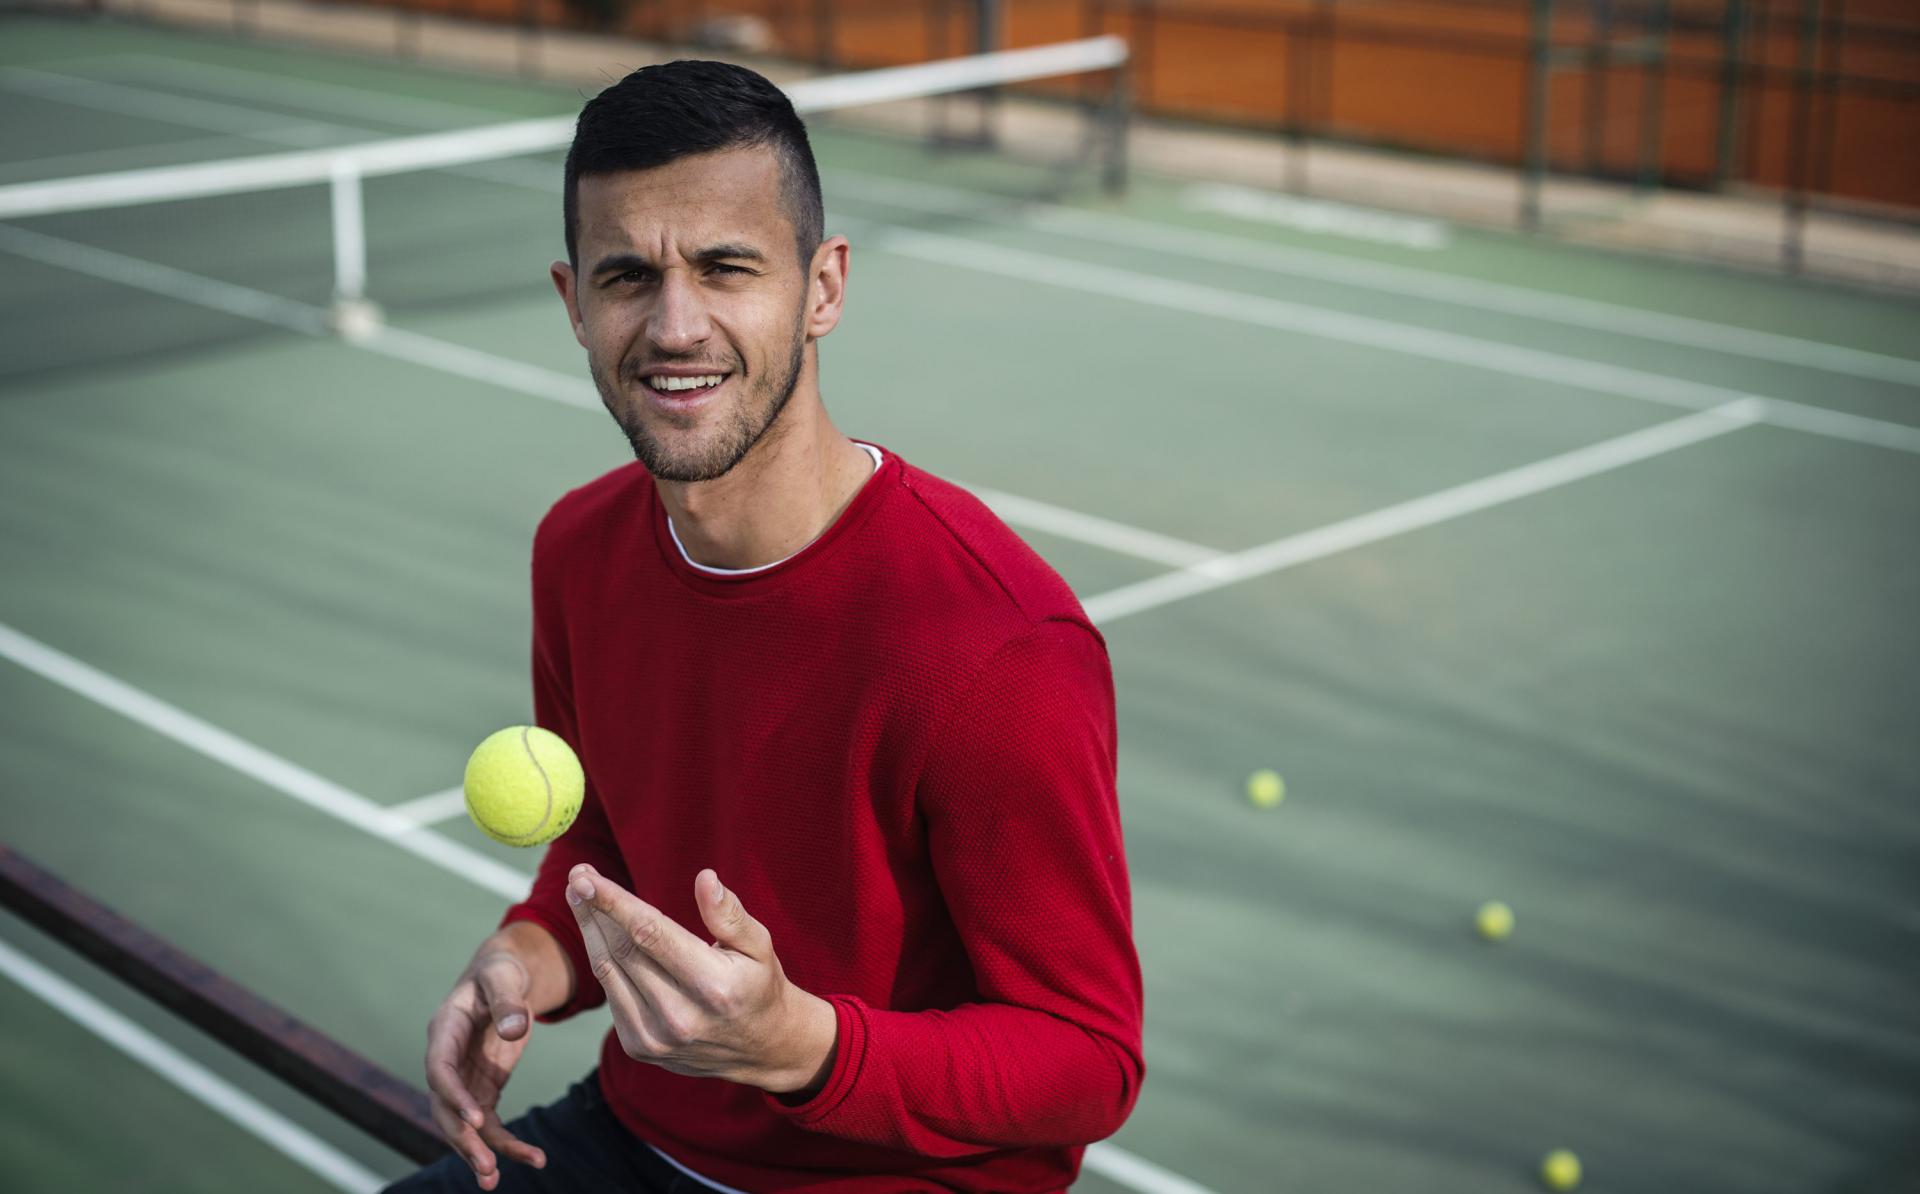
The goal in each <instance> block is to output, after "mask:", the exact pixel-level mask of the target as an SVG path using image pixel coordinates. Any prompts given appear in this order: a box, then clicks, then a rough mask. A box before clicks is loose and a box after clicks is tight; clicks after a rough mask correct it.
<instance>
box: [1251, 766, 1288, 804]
mask: <svg viewBox="0 0 1920 1194" xmlns="http://www.w3.org/2000/svg"><path fill="white" fill-rule="evenodd" d="M1286 795H1287V785H1286V783H1285V782H1284V781H1283V780H1282V779H1281V778H1280V773H1279V772H1278V771H1273V770H1269V769H1268V768H1265V767H1262V768H1261V769H1260V770H1258V771H1256V772H1254V773H1253V774H1252V775H1249V776H1248V777H1247V799H1248V800H1250V801H1252V802H1253V805H1254V807H1255V808H1272V807H1273V806H1274V805H1276V804H1279V803H1280V802H1281V801H1282V800H1284V799H1286Z"/></svg>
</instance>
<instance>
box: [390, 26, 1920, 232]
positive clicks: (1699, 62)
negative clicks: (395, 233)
mask: <svg viewBox="0 0 1920 1194" xmlns="http://www.w3.org/2000/svg"><path fill="white" fill-rule="evenodd" d="M386 2H401V0H386ZM404 2H405V3H406V4H408V5H412V6H415V7H419V8H421V9H424V10H427V11H439V12H461V13H465V14H467V15H469V16H474V17H477V18H481V19H489V20H500V21H518V20H522V19H524V14H525V12H526V8H525V5H526V4H527V3H529V2H531V3H533V4H535V5H536V7H537V11H538V14H539V16H538V19H540V20H541V21H543V22H547V23H552V24H573V23H574V22H573V21H571V19H570V16H569V10H568V9H567V8H566V7H565V4H564V3H563V0H404ZM1617 2H1619V3H1621V4H1622V6H1623V7H1624V0H1617ZM1726 2H1728V0H1675V6H1674V7H1675V14H1676V26H1675V32H1674V33H1673V34H1672V35H1671V37H1670V38H1669V42H1668V54H1669V63H1668V67H1667V69H1666V71H1665V74H1664V77H1663V81H1662V84H1661V89H1662V92H1663V98H1664V103H1663V105H1662V108H1661V126H1660V136H1659V163H1660V170H1661V172H1662V174H1663V176H1664V177H1665V178H1667V179H1668V180H1670V181H1675V182H1681V183H1696V184H1705V183H1709V182H1711V181H1712V178H1713V174H1714V170H1715V167H1716V162H1717V158H1718V144H1717V138H1718V128H1719V119H1720V106H1721V98H1722V90H1723V84H1722V78H1721V74H1722V71H1721V62H1722V53H1723V39H1722V37H1721V35H1720V33H1719V32H1718V23H1719V19H1720V15H1721V12H1722V6H1723V4H1725V3H1726ZM1825 2H1826V6H1827V11H1829V12H1831V11H1832V9H1833V7H1834V5H1835V4H1836V3H1837V2H1838V0H1825ZM823 3H824V4H825V5H826V6H827V11H828V13H829V15H830V16H831V18H832V35H831V46H830V50H831V56H832V60H833V61H834V62H835V63H837V64H838V65H840V66H843V67H857V66H878V65H886V64H892V63H900V62H914V61H920V60H923V59H925V58H928V57H931V56H935V55H938V54H941V53H947V54H956V53H965V52H968V51H969V50H970V49H971V48H972V36H973V34H972V28H973V26H972V5H971V4H970V3H967V2H965V0H948V2H945V3H941V2H937V0H644V2H636V0H628V11H627V15H626V17H625V19H624V20H623V22H622V23H621V25H620V28H619V32H622V33H625V34H627V35H629V36H634V37H645V38H654V39H660V38H676V37H681V36H684V35H685V34H686V32H687V31H688V30H689V29H690V28H691V27H692V26H693V25H694V24H695V23H696V22H698V21H699V20H701V19H702V18H706V17H712V16H716V15H720V14H729V13H731V14H749V15H753V16H757V17H759V18H761V19H762V20H764V21H766V22H767V24H768V26H769V27H770V29H771V30H772V31H773V34H774V39H775V45H776V49H777V52H779V53H781V54H783V55H785V56H789V57H794V58H799V59H812V58H815V57H816V56H817V54H818V51H819V48H820V47H819V46H818V44H817V39H818V36H819V22H818V19H817V18H818V15H819V13H820V11H821V10H820V7H819V6H820V5H821V4H823ZM1845 3H1846V8H1845V15H1846V19H1847V22H1848V23H1849V31H1848V32H1846V33H1845V34H1844V35H1843V36H1841V37H1839V38H1838V39H1837V40H1836V39H1834V38H1832V37H1831V36H1829V38H1828V39H1827V41H1826V43H1825V45H1824V46H1823V57H1822V60H1821V65H1823V66H1825V67H1827V68H1830V69H1838V70H1843V71H1845V72H1847V73H1848V74H1853V75H1861V76H1867V77H1869V78H1871V79H1873V80H1880V81H1884V83H1886V84H1890V85H1892V88H1893V89H1896V90H1892V92H1891V93H1890V94H1878V93H1874V92H1870V91H1867V90H1862V89H1857V88H1851V87H1842V88H1841V89H1839V90H1838V91H1836V92H1835V93H1834V94H1832V95H1825V94H1819V95H1816V96H1815V97H1814V98H1813V101H1812V103H1811V106H1810V116H1809V119H1808V122H1807V123H1808V127H1809V130H1810V136H1811V138H1812V140H1811V142H1810V143H1811V144H1812V146H1813V152H1812V153H1811V154H1810V155H1809V157H1808V159H1807V162H1808V165H1807V170H1808V175H1807V178H1806V182H1807V183H1808V185H1809V186H1811V187H1812V188H1813V189H1815V190H1818V191H1823V192H1826V193H1830V194H1833V195H1837V196H1844V197H1849V198H1857V199H1868V200H1875V201H1879V202H1885V203H1892V204H1898V205H1902V206H1907V207H1916V208H1920V148H1916V147H1917V146H1920V4H1916V3H1915V2H1914V0H1845ZM1002 6H1003V13H1004V16H1003V22H1004V32H1005V37H1004V42H1005V44H1007V45H1010V46H1021V45H1035V44H1040V43H1044V42H1050V41H1061V40H1065V39H1068V38H1073V37H1079V36H1083V35H1085V34H1087V33H1091V32H1096V31H1097V32H1110V33H1118V34H1121V35H1123V36H1125V37H1127V38H1128V39H1129V40H1130V41H1131V42H1132V44H1133V47H1134V54H1135V62H1136V73H1135V80H1134V86H1135V96H1136V99H1137V100H1138V102H1139V104H1140V106H1141V108H1142V110H1144V111H1149V112H1156V113H1160V114H1164V115H1172V116H1181V117H1192V118H1197V119H1201V120H1213V121H1225V122H1230V123H1235V124H1242V125H1253V126H1257V127H1267V128H1280V127H1283V126H1286V125H1287V124H1289V123H1290V122H1292V121H1300V122H1303V123H1304V124H1305V125H1306V126H1307V127H1308V128H1309V129H1310V130H1312V131H1314V132H1318V133H1325V134H1330V135H1333V136H1339V137H1345V138H1350V139H1353V140H1358V141H1363V142H1370V143H1376V144H1387V145H1395V146H1401V147H1406V148H1412V149H1420V150H1428V151H1433V152H1438V153H1446V154H1458V155H1463V156H1468V157H1474V158H1481V159H1487V160H1493V161H1500V162H1508V163H1515V162H1518V161H1519V160H1520V159H1521V156H1522V154H1523V152H1524V147H1525V136H1524V134H1525V125H1524V113H1525V110H1526V109H1525V105H1526V100H1527V94H1528V69H1527V58H1526V39H1527V34H1528V28H1529V21H1530V11H1529V5H1528V3H1527V0H1331V2H1324V3H1316V0H1159V2H1158V3H1153V4H1145V3H1141V4H1132V3H1128V2H1127V0H1109V2H1107V3H1102V4H1092V3H1087V2H1086V0H1002ZM1560 7H1561V8H1562V9H1563V10H1572V9H1574V8H1575V7H1576V6H1575V5H1574V4H1572V3H1566V2H1564V0H1563V3H1562V4H1561V6H1560ZM1578 7H1579V9H1580V11H1578V12H1574V11H1566V12H1564V14H1563V15H1561V16H1560V17H1559V18H1558V19H1557V20H1556V25H1555V30H1554V36H1555V40H1556V42H1557V43H1559V44H1565V45H1579V44H1585V43H1586V42H1587V41H1588V40H1589V39H1590V37H1591V31H1590V29H1589V28H1588V27H1587V24H1586V14H1587V12H1588V11H1590V10H1589V9H1588V8H1587V6H1585V5H1584V4H1583V5H1580V6H1578ZM1747 12H1748V13H1749V22H1750V24H1749V28H1750V30H1752V36H1751V37H1750V39H1749V43H1748V50H1747V57H1748V59H1749V61H1754V62H1759V63H1763V64H1765V65H1766V66H1767V67H1768V68H1770V69H1774V70H1778V71H1782V72H1791V71H1792V70H1793V69H1794V68H1795V66H1796V65H1797V63H1798V58H1799V53H1800V41H1799V12H1800V0H1747ZM943 16H944V22H943V21H942V17H943ZM1689 21H1690V22H1691V23H1692V25H1693V28H1692V29H1687V28H1685V27H1684V25H1685V24H1686V23H1688V22H1689ZM1872 22H1879V23H1881V25H1882V26H1883V27H1884V26H1897V27H1898V31H1896V32H1895V33H1894V34H1892V35H1886V34H1876V33H1875V32H1873V31H1871V30H1869V31H1864V32H1863V31H1860V30H1859V26H1860V25H1861V24H1863V23H1872ZM943 23H944V26H945V29H944V36H943V30H942V25H943ZM1901 31H1903V32H1901ZM1632 33H1633V30H1632V29H1631V28H1630V27H1628V26H1627V25H1626V24H1625V23H1624V21H1623V22H1622V23H1621V24H1619V25H1617V26H1616V29H1615V37H1616V38H1625V37H1628V36H1631V35H1632ZM1297 70H1302V71H1304V72H1305V74H1304V76H1302V75H1297V74H1296V71H1297ZM1596 75H1597V76H1599V77H1600V78H1602V79H1603V80H1604V90H1603V91H1602V92H1600V93H1598V94H1596V93H1595V92H1594V91H1593V90H1592V88H1591V87H1590V84H1591V83H1592V81H1593V77H1594V76H1596ZM1645 78H1646V73H1645V71H1644V70H1643V68H1641V67H1640V66H1637V65H1631V64H1624V63H1616V64H1614V65H1611V66H1607V67H1601V68H1598V69H1596V70H1594V71H1591V72H1590V71H1589V70H1587V69H1585V68H1584V67H1581V66H1577V65H1576V66H1573V67H1570V68H1568V69H1564V70H1558V71H1556V72H1555V73H1554V75H1553V78H1552V82H1551V86H1550V91H1549V97H1550V104H1549V123H1548V146H1549V155H1550V157H1551V158H1552V160H1553V162H1554V164H1555V166H1556V167H1559V168H1564V169H1571V170H1586V169H1590V168H1592V169H1598V170H1600V171H1602V172H1606V173H1612V174H1615V175H1625V174H1631V173H1633V172H1635V171H1636V170H1637V169H1638V164H1639V156H1640V127H1641V110H1642V92H1643V84H1644V80H1645ZM1902 87H1904V88H1905V89H1906V90H1905V91H1898V90H1897V88H1902ZM1051 90H1054V91H1060V90H1063V89H1062V88H1058V87H1056V88H1052V89H1051ZM1883 90H1884V89H1883ZM1594 100H1597V101H1598V104H1599V106H1598V107H1597V108H1595V109H1593V110H1594V111H1597V112H1598V114H1599V118H1600V119H1599V124H1598V127H1599V136H1598V137H1597V138H1595V139H1591V141H1592V148H1594V149H1597V151H1598V154H1597V157H1589V148H1590V137H1589V131H1588V129H1589V123H1590V122H1589V120H1588V115H1589V110H1590V107H1591V103H1590V101H1594ZM1796 102H1797V101H1796V100H1795V96H1794V89H1793V87H1792V85H1791V80H1790V78H1787V77H1778V78H1768V79H1757V78H1756V79H1754V80H1752V81H1750V82H1749V83H1748V84H1747V85H1746V87H1745V89H1744V92H1743V96H1742V100H1741V105H1742V108H1743V112H1742V114H1741V115H1742V119H1741V121H1740V123H1739V125H1738V126H1737V129H1738V135H1737V137H1736V138H1735V146H1736V150H1737V152H1736V157H1735V160H1734V170H1733V172H1732V175H1731V178H1732V179H1733V180H1743V181H1748V182H1754V183H1759V184H1762V185H1767V186H1784V185H1787V184H1788V183H1789V182H1791V181H1792V179H1791V178H1790V177H1789V170H1790V166H1789V159H1790V155H1789V148H1790V145H1791V141H1792V129H1793V120H1794V112H1795V105H1796Z"/></svg>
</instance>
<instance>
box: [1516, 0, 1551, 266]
mask: <svg viewBox="0 0 1920 1194" xmlns="http://www.w3.org/2000/svg"><path fill="white" fill-rule="evenodd" d="M1532 14H1533V15H1532V22H1531V28H1530V29H1529V31H1528V38H1527V111H1526V146H1525V149H1524V152H1525V155H1526V160H1525V162H1524V164H1523V165H1522V167H1521V181H1520V226H1521V227H1522V228H1525V229H1526V230H1527V231H1529V232H1533V231H1537V230H1538V229H1539V227H1540V191H1541V188H1542V186H1543V185H1544V184H1545V181H1546V174H1547V71H1548V69H1549V67H1550V62H1549V57H1550V55H1551V54H1552V39H1553V0H1533V3H1532Z"/></svg>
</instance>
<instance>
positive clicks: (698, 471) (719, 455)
mask: <svg viewBox="0 0 1920 1194" xmlns="http://www.w3.org/2000/svg"><path fill="white" fill-rule="evenodd" d="M802 316H803V317H804V312H802ZM806 354H807V338H806V334H805V331H804V329H803V325H802V323H801V321H799V320H796V321H795V324H794V336H793V351H792V352H791V353H789V354H788V358H787V368H786V372H785V373H784V374H781V375H773V376H768V377H765V378H763V379H761V380H759V381H756V382H754V383H753V384H752V385H751V386H750V387H749V389H748V392H747V396H746V399H745V400H744V401H742V402H741V403H739V404H738V405H737V406H736V407H735V408H734V411H733V414H732V417H731V418H730V419H729V420H728V421H727V424H726V426H725V428H724V429H723V431H722V433H721V435H720V437H719V439H718V440H717V442H715V443H713V444H712V445H711V446H709V447H707V448H705V449H704V450H699V449H696V450H694V451H690V452H681V453H674V452H672V451H670V450H669V449H668V448H667V446H666V445H665V444H663V443H661V442H660V440H659V439H657V438H655V436H654V435H653V433H652V432H650V431H649V430H648V429H647V426H646V423H645V421H644V420H642V419H641V417H640V414H639V411H638V409H637V407H636V405H635V404H634V403H632V402H630V401H629V399H628V397H627V394H628V391H626V390H624V389H623V388H622V387H621V386H620V385H619V384H618V383H617V380H616V379H613V378H609V377H608V376H607V374H606V372H605V371H604V370H603V369H602V368H601V367H600V365H599V364H598V363H595V364H594V365H593V367H592V369H591V370H590V371H591V372H592V374H593V383H594V385H595V387H596V388H598V389H599V391H600V400H601V401H602V402H604V403H605V404H606V407H607V409H608V410H609V411H611V412H612V413H613V418H614V421H615V422H616V423H618V424H620V430H621V431H623V432H625V433H626V436H627V442H628V443H629V444H631V445H632V446H633V455H634V457H635V458H636V459H637V460H639V461H640V464H641V467H643V468H645V469H646V470H647V471H648V472H649V473H651V474H653V476H654V477H655V478H657V479H659V480H662V481H711V480H713V479H715V478H716V477H724V476H726V475H727V474H728V473H729V472H732V471H733V467H734V466H735V465H737V464H739V463H740V462H741V461H742V460H744V459H746V455H747V453H748V452H751V451H753V448H754V445H755V444H758V443H759V442H760V441H761V440H762V439H764V438H766V435H767V432H768V430H769V429H771V428H772V427H773V425H774V423H775V422H777V421H778V420H779V418H780V412H781V411H783V410H785V409H786V408H787V400H788V399H790V398H792V397H793V391H794V390H795V388H797V387H798V386H799V384H800V370H801V368H802V367H804V366H805V364H806ZM634 384H635V385H640V384H643V383H641V382H640V381H639V380H638V379H637V378H636V379H635V382H634Z"/></svg>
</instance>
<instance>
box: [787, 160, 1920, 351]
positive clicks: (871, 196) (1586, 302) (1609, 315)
mask: <svg viewBox="0 0 1920 1194" xmlns="http://www.w3.org/2000/svg"><path fill="white" fill-rule="evenodd" d="M823 181H824V182H825V183H827V184H828V191H829V193H830V194H832V195H834V196H836V197H840V198H843V199H846V200H855V201H858V200H866V201H869V202H873V203H878V204H881V205H883V206H887V207H902V208H907V209H908V210H912V211H922V212H930V213H934V214H943V215H953V216H960V217H963V218H969V219H973V220H977V221H984V222H987V223H994V224H1000V225H1003V226H1012V227H1025V228H1032V229H1036V230H1038V231H1042V232H1052V233H1061V234H1064V235H1068V236H1076V237H1079V238H1081V239H1083V240H1091V241H1098V242H1103V243H1106V244H1115V245H1123V246H1127V247H1131V248H1139V249H1150V250H1153V251H1156V252H1162V253H1170V254H1178V255H1184V256H1189V257H1197V258H1201V259H1203V260H1208V261H1217V262H1220V263H1222V264H1226V265H1236V266H1241V267H1245V268H1250V269H1259V270H1264V271H1266V272H1269V273H1276V274H1285V275H1290V276H1293V277H1300V278H1313V279H1317V280H1320V281H1325V282H1335V283H1338V284H1340V285H1343V286H1352V287H1355V288H1358V289H1363V290H1372V291H1376V292H1379V293H1383V294H1398V295H1404V296H1406V297H1409V298H1419V299H1428V300H1432V301H1434V302H1438V303H1445V304H1448V305H1450V306H1455V307H1474V308H1478V309H1480V310H1483V311H1497V312H1499V313H1500V314H1502V315H1517V316H1520V317H1522V318H1526V319H1537V320H1541V321H1543V322H1548V323H1558V324H1563V325H1565V326H1567V327H1573V328H1579V329H1581V330H1583V331H1598V332H1609V333H1612V334H1614V335H1619V336H1632V337H1636V338H1639V339H1644V340H1656V341H1660V342H1662V343H1667V344H1675V345H1679V346H1681V347H1684V348H1698V349H1704V350H1706V351H1709V352H1717V353H1723V354H1725V355H1728V356H1744V357H1752V358H1755V359H1758V360H1765V361H1774V362H1778V363H1780V364H1783V365H1797V366H1800V367H1801V368H1806V369H1819V370H1823V371H1826V372H1832V373H1845V374H1850V375H1852V376H1855V377H1865V378H1871V379H1873V380H1876V381H1888V382H1893V383H1895V384H1897V385H1906V386H1920V360H1914V359H1912V358H1909V357H1900V356H1892V355H1889V354H1886V353H1878V352H1870V351H1868V350H1866V349H1860V348H1848V347H1845V346H1843V345H1839V344H1828V343H1824V342H1822V341H1818V340H1806V339H1802V338H1800V337H1797V336H1787V335H1782V334H1780V333H1778V332H1763V331H1759V330H1757V329H1754V328H1743V327H1735V326H1733V325H1731V324H1724V323H1714V322H1712V321H1710V320H1705V319H1695V318H1691V317H1688V316H1685V315H1675V314H1671V313H1668V312H1664V311H1649V310H1646V309H1644V308H1640V307H1627V306H1622V305H1620V304H1617V303H1609V302H1604V301H1601V300H1599V299H1588V298H1580V297H1577V296H1575V295H1569V294H1560V293H1557V292H1555V291H1548V290H1532V289H1529V288H1527V287H1524V286H1514V285H1510V284H1507V283H1502V282H1486V281H1482V280H1480V279H1477V278H1464V277H1459V276H1457V275H1454V274H1447V273H1441V272H1439V271H1437V270H1426V269H1419V268H1417V267H1414V266H1406V265H1391V264H1388V263H1386V262H1378V261H1365V260H1361V259H1358V258H1350V257H1344V256H1342V255H1340V254H1338V253H1325V252H1321V251H1318V250H1315V249H1300V248H1292V247H1288V246H1284V245H1275V244H1270V243H1268V242H1265V241H1257V240H1250V239H1246V238H1243V237H1236V236H1230V235H1227V234H1225V233H1219V232H1210V231H1207V230H1204V229H1199V228H1185V227H1181V226H1179V225H1174V224H1160V223H1155V222H1153V221H1150V220H1143V219H1139V218H1137V217H1134V216H1123V215H1116V214H1113V213H1111V212H1101V211H1087V210H1085V209H1082V208H1076V207H1067V206H1064V205H1061V204H1056V203H1046V202H1035V201H1029V200H1021V199H1006V198H1000V199H997V200H995V199H991V198H990V199H986V200H984V201H983V199H982V197H981V196H980V195H979V194H977V193H973V192H968V191H962V190H956V189H954V188H951V187H943V186H938V185H935V184H931V183H925V182H917V181H914V180H911V179H904V178H891V177H887V176H884V175H877V174H865V173H860V172H856V171H847V170H836V171H834V172H833V173H832V174H831V175H827V176H824V177H823ZM837 182H845V183H846V184H848V185H846V186H845V187H841V186H837V185H833V184H835V183H837Z"/></svg>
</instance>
